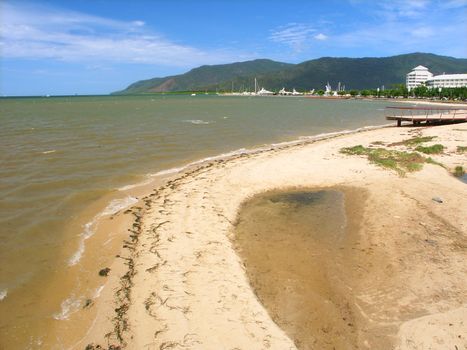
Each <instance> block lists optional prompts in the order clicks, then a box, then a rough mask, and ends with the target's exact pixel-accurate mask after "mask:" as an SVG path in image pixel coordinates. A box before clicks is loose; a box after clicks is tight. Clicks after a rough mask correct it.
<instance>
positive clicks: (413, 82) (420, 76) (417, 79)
mask: <svg viewBox="0 0 467 350" xmlns="http://www.w3.org/2000/svg"><path fill="white" fill-rule="evenodd" d="M431 77H433V74H432V73H430V71H429V70H428V68H426V67H423V66H417V67H415V68H414V69H413V70H412V71H411V72H410V73H408V74H407V80H406V86H407V89H408V90H409V91H410V90H412V89H413V88H416V87H417V86H420V85H422V84H424V83H425V82H426V81H427V80H428V79H430V78H431Z"/></svg>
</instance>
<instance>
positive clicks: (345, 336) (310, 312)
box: [235, 188, 364, 349]
mask: <svg viewBox="0 0 467 350" xmlns="http://www.w3.org/2000/svg"><path fill="white" fill-rule="evenodd" d="M363 201H364V194H362V193H361V192H359V190H357V189H352V188H341V189H325V190H294V191H287V192H268V193H265V194H261V195H258V196H256V197H254V198H253V199H251V200H249V201H248V202H246V203H244V205H243V207H242V209H241V211H240V213H239V217H238V222H237V226H236V235H235V237H236V238H235V245H236V248H237V250H238V252H239V254H240V256H241V257H242V259H243V261H244V263H245V265H246V268H247V274H248V277H249V279H250V283H251V285H252V287H253V288H254V290H255V292H256V294H257V296H258V298H259V299H260V301H261V302H262V303H263V305H264V306H265V307H266V309H267V310H268V311H269V314H270V315H271V317H272V318H273V319H274V321H275V322H276V323H277V324H278V325H279V326H280V327H281V328H282V329H284V331H285V332H286V333H287V334H288V335H289V336H290V337H291V338H292V339H293V340H294V341H295V344H296V345H297V347H298V348H300V349H334V348H336V349H355V348H357V328H356V323H357V322H358V321H357V320H356V319H355V317H354V314H355V313H354V311H353V310H352V305H353V301H352V297H351V293H350V291H351V288H350V286H349V284H348V281H349V278H350V277H349V268H351V262H350V261H351V256H350V255H351V249H349V247H350V246H351V245H352V244H353V242H355V240H356V239H357V233H358V217H359V215H360V214H359V213H361V208H362V207H363Z"/></svg>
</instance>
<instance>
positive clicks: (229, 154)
mask: <svg viewBox="0 0 467 350" xmlns="http://www.w3.org/2000/svg"><path fill="white" fill-rule="evenodd" d="M243 153H248V150H247V149H246V148H240V149H238V150H235V151H232V152H227V153H221V154H218V155H216V156H212V157H206V158H202V159H199V160H195V161H194V162H191V163H188V164H186V165H183V166H181V167H178V168H170V169H166V170H161V171H158V172H157V173H154V174H150V175H149V176H151V177H157V176H165V175H170V174H175V173H178V172H181V171H183V170H186V169H188V168H189V167H192V166H194V165H199V164H202V163H205V162H209V161H212V160H218V159H223V158H227V157H232V156H235V155H240V154H243Z"/></svg>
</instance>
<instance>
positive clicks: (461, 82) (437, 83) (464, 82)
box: [406, 66, 467, 91]
mask: <svg viewBox="0 0 467 350" xmlns="http://www.w3.org/2000/svg"><path fill="white" fill-rule="evenodd" d="M420 85H425V86H427V87H429V88H456V87H463V86H467V74H441V75H435V76H433V74H432V73H431V72H430V71H429V70H428V68H426V67H423V66H417V67H415V68H414V69H413V70H412V71H411V72H410V73H408V74H407V79H406V86H407V89H408V90H409V91H410V90H412V89H413V88H416V87H417V86H420Z"/></svg>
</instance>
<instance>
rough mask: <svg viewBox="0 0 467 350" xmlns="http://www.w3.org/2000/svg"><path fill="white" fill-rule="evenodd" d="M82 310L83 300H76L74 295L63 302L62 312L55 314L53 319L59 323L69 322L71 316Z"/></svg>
mask: <svg viewBox="0 0 467 350" xmlns="http://www.w3.org/2000/svg"><path fill="white" fill-rule="evenodd" d="M80 308H81V300H80V299H77V298H75V296H74V295H72V296H71V297H69V298H68V299H65V300H64V301H62V304H61V305H60V312H57V313H55V314H53V316H52V317H53V318H54V319H56V320H58V321H63V320H67V319H68V318H69V317H70V315H71V314H73V313H75V312H76V311H78V310H79V309H80Z"/></svg>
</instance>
